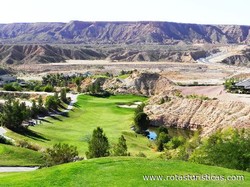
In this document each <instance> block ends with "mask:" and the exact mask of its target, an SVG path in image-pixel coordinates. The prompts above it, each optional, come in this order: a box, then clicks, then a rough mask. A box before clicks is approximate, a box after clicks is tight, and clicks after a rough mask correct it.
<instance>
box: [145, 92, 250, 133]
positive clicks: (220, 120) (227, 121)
mask: <svg viewBox="0 0 250 187" xmlns="http://www.w3.org/2000/svg"><path fill="white" fill-rule="evenodd" d="M170 95H171V94H170ZM170 95H169V94H168V95H166V94H161V95H157V96H154V97H152V98H151V99H150V102H149V105H147V106H146V107H145V112H146V113H147V114H148V115H149V118H150V120H151V123H152V125H155V126H160V125H164V126H171V127H177V128H187V129H191V130H197V129H199V128H201V129H202V134H203V136H206V135H209V134H211V133H212V132H214V131H216V130H217V129H219V128H225V127H229V126H232V127H237V128H243V127H244V128H250V106H249V105H247V104H244V103H241V102H234V101H231V102H223V101H219V100H203V99H199V98H196V99H188V98H182V97H177V96H173V95H172V96H170ZM166 97H167V99H166ZM162 98H165V102H164V103H163V102H162V101H161V100H162Z"/></svg>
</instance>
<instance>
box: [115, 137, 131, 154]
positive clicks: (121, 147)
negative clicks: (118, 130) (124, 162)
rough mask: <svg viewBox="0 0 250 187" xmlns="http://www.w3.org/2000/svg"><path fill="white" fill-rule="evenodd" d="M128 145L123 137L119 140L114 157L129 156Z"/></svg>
mask: <svg viewBox="0 0 250 187" xmlns="http://www.w3.org/2000/svg"><path fill="white" fill-rule="evenodd" d="M127 150H128V148H127V144H126V139H125V138H124V136H123V135H121V137H120V138H119V139H118V143H117V144H116V145H115V146H114V155H115V156H127V155H128V153H127Z"/></svg>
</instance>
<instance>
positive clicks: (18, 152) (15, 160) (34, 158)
mask: <svg viewBox="0 0 250 187" xmlns="http://www.w3.org/2000/svg"><path fill="white" fill-rule="evenodd" d="M41 163H42V159H41V153H39V152H36V151H32V150H29V149H25V148H20V147H14V146H10V145H4V144H0V166H32V165H39V164H41Z"/></svg>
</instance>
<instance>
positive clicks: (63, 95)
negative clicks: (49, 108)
mask: <svg viewBox="0 0 250 187" xmlns="http://www.w3.org/2000/svg"><path fill="white" fill-rule="evenodd" d="M66 95H67V93H66V89H65V88H63V89H61V93H60V99H61V100H62V101H63V102H64V103H68V100H67V96H66Z"/></svg>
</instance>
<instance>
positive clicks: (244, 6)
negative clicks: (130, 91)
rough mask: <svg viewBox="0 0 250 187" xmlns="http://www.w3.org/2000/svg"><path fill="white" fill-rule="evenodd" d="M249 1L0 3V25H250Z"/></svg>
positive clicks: (40, 0)
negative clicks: (33, 23) (56, 23)
mask: <svg viewBox="0 0 250 187" xmlns="http://www.w3.org/2000/svg"><path fill="white" fill-rule="evenodd" d="M249 9H250V0H206V1H205V0H67V1H66V0H3V1H1V9H0V23H13V22H68V21H70V20H81V21H173V22H182V23H203V24H240V25H250V10H249Z"/></svg>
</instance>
